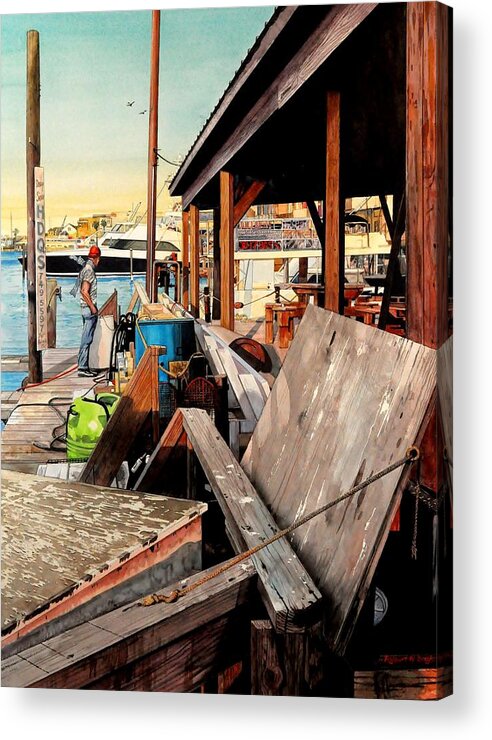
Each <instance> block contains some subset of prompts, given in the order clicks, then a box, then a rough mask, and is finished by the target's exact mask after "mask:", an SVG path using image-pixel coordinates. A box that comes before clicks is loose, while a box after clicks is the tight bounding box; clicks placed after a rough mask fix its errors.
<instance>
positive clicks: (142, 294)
mask: <svg viewBox="0 0 492 740" xmlns="http://www.w3.org/2000/svg"><path fill="white" fill-rule="evenodd" d="M134 287H135V290H136V291H137V294H138V297H139V300H140V303H141V304H142V306H148V305H149V303H150V298H149V296H148V295H147V292H146V290H145V288H144V286H143V285H142V283H139V282H138V281H136V282H135V283H134Z"/></svg>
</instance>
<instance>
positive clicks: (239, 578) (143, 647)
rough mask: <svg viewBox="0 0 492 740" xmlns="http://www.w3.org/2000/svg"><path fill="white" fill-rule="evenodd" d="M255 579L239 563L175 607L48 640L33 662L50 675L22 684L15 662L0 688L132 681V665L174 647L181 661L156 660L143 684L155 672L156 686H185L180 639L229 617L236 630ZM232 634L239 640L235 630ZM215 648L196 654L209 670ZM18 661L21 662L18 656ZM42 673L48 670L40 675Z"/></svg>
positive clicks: (112, 617) (129, 613)
mask: <svg viewBox="0 0 492 740" xmlns="http://www.w3.org/2000/svg"><path fill="white" fill-rule="evenodd" d="M212 570H214V568H213V569H210V571H205V572H202V573H198V574H197V575H196V576H191V577H190V578H189V579H186V581H185V582H182V581H180V582H179V583H177V584H175V586H172V587H170V588H169V590H173V589H174V588H175V587H177V588H179V587H182V586H183V585H184V583H186V584H191V583H193V582H195V581H197V580H198V579H201V578H202V577H203V576H204V575H206V574H207V573H208V572H211V571H212ZM255 576H256V573H255V569H254V566H253V564H252V563H242V564H239V565H237V566H234V567H233V568H231V570H229V571H227V573H225V574H223V575H220V576H217V577H216V578H214V579H212V580H210V581H208V582H207V583H204V584H203V585H202V586H200V587H199V588H197V589H196V590H194V591H192V592H190V593H189V594H187V595H185V596H183V597H182V598H180V599H179V600H178V601H177V602H175V603H173V604H164V603H162V604H155V605H154V606H151V607H145V608H144V607H139V606H138V602H136V603H135V604H134V605H132V606H130V607H122V608H120V609H115V610H114V611H112V612H110V613H108V614H105V615H103V616H100V617H98V618H96V619H94V620H92V621H91V622H90V627H91V629H92V636H91V635H90V630H88V627H87V625H79V626H77V627H74V628H72V629H71V630H68V631H67V632H66V633H65V634H64V635H59V636H58V637H54V638H52V639H50V640H47V641H46V642H45V643H44V646H45V647H46V652H45V653H41V652H38V653H37V657H36V661H37V669H38V670H42V671H43V673H48V675H43V676H41V677H38V676H35V677H32V679H31V678H29V679H28V680H23V679H24V676H23V674H22V673H20V672H19V673H17V671H16V665H17V662H16V663H14V664H13V665H11V666H9V674H8V683H7V682H6V678H5V677H4V676H3V675H2V679H3V680H2V683H3V685H4V686H18V687H20V686H36V687H45V688H82V687H86V686H89V685H91V684H93V683H94V682H95V681H96V680H101V681H102V680H103V678H104V677H105V676H109V678H108V681H111V676H112V675H113V674H114V673H115V672H116V671H118V670H119V669H125V670H126V669H128V675H129V676H131V672H132V670H133V669H131V667H130V666H131V665H132V664H133V663H134V662H136V661H142V660H143V659H144V657H145V656H149V660H150V661H151V662H152V656H153V655H154V654H155V651H156V650H163V649H165V648H166V647H167V646H172V645H175V646H177V649H178V654H180V655H181V659H180V661H178V662H176V663H175V662H173V663H172V664H171V663H169V664H168V663H167V662H166V661H165V660H162V659H161V660H159V661H158V663H157V665H154V666H152V667H151V668H150V669H149V675H148V677H147V678H148V680H150V681H152V676H153V674H154V671H158V672H159V673H158V674H156V675H159V676H160V678H159V680H167V681H170V682H172V681H175V682H178V681H184V680H185V678H186V674H187V670H188V661H187V660H186V659H184V657H185V656H186V655H188V658H190V657H191V656H190V653H189V652H188V653H186V651H185V652H184V655H183V650H182V649H181V648H180V644H179V643H180V640H182V639H184V642H183V643H182V644H183V645H184V644H187V643H186V639H187V636H191V635H192V633H193V632H194V631H197V630H200V629H201V628H204V632H203V634H206V631H207V629H208V628H209V626H210V624H211V623H213V622H214V620H220V619H221V618H224V617H227V616H230V618H231V620H232V624H233V625H234V623H235V615H236V613H237V609H239V608H241V607H242V606H244V605H246V604H247V603H248V600H249V597H250V593H251V588H252V586H253V584H254V582H255V580H256V578H255ZM166 592H167V589H166ZM159 593H160V592H159ZM223 634H224V633H223V631H222V635H223ZM232 634H233V635H234V636H235V639H236V640H237V632H236V630H233V632H232ZM213 639H214V640H215V637H214V638H213ZM188 644H189V643H188ZM214 644H216V647H214V646H213V645H210V644H209V643H207V642H204V643H201V646H202V650H201V651H199V652H200V653H201V654H202V656H203V659H207V660H209V661H210V664H211V665H214V663H215V662H216V661H217V656H218V655H219V654H220V653H219V651H220V652H222V646H221V644H220V641H219V642H218V643H214ZM54 652H55V653H57V654H58V655H59V660H57V662H55V661H54V656H53V653H54ZM207 656H209V657H208V658H207ZM18 657H19V659H22V653H20V654H19V656H18ZM161 658H162V656H161ZM140 665H142V664H140ZM166 666H167V669H166ZM44 667H46V668H47V669H48V668H49V670H47V671H44ZM38 679H39V680H38ZM135 687H136V688H137V686H135ZM114 688H116V686H114ZM169 690H172V689H169Z"/></svg>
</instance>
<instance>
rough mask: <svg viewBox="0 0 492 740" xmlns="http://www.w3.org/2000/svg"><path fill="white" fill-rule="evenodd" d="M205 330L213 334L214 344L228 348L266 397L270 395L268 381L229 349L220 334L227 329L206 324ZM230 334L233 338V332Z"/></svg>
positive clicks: (236, 361) (210, 334) (227, 343)
mask: <svg viewBox="0 0 492 740" xmlns="http://www.w3.org/2000/svg"><path fill="white" fill-rule="evenodd" d="M205 331H206V332H207V333H208V334H209V336H213V338H214V340H215V342H216V344H218V345H220V346H221V347H224V348H226V349H228V350H229V352H230V353H231V355H232V357H233V358H234V362H235V363H236V364H237V365H240V366H241V368H243V370H245V371H246V372H248V373H249V374H250V375H252V376H253V378H254V379H255V380H256V382H257V383H258V385H259V386H260V387H261V389H262V391H263V393H264V394H265V397H266V398H268V396H269V395H270V386H269V385H268V382H267V381H266V379H265V378H264V377H263V375H262V374H261V373H259V372H258V371H257V370H255V369H254V367H251V365H249V364H248V363H247V362H246V360H244V359H243V358H242V357H241V356H240V355H238V354H237V352H234V350H233V349H231V347H230V346H229V343H230V342H228V341H226V340H225V339H224V338H223V337H222V336H221V335H220V332H225V331H227V330H225V329H224V328H223V327H219V326H207V327H206V329H205ZM232 336H233V337H234V338H235V336H234V334H233V335H232ZM236 336H237V335H236Z"/></svg>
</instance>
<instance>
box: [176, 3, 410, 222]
mask: <svg viewBox="0 0 492 740" xmlns="http://www.w3.org/2000/svg"><path fill="white" fill-rule="evenodd" d="M405 13H406V9H405V4H404V3H385V4H377V3H365V4H348V5H321V6H319V5H316V6H297V7H296V6H294V7H289V8H280V9H279V10H277V11H276V13H275V14H274V16H273V17H272V19H271V21H270V23H269V24H267V26H266V27H265V30H264V31H263V33H262V34H261V36H260V37H259V38H258V39H257V41H256V43H255V45H254V47H253V48H252V50H251V51H250V52H249V54H248V56H247V57H246V59H245V60H244V62H243V64H242V65H241V67H240V69H239V70H238V72H237V73H236V75H235V77H234V79H233V80H232V81H231V83H230V85H229V87H228V88H227V90H226V92H225V93H224V95H223V96H222V98H221V100H220V101H219V103H218V104H217V106H216V108H215V109H214V111H213V112H212V114H211V116H210V118H209V120H208V121H207V123H206V124H205V126H204V128H203V129H202V131H201V133H200V134H199V136H198V137H197V139H196V141H195V143H194V144H193V146H192V148H191V150H190V151H189V153H188V155H187V156H186V158H185V160H184V162H183V164H182V165H181V167H180V169H179V170H178V172H177V173H176V175H175V177H174V179H173V181H172V183H171V186H170V192H171V194H172V195H173V196H177V195H181V196H182V199H183V206H184V207H185V208H186V207H187V206H188V205H189V204H190V203H191V202H193V203H195V204H196V205H198V206H199V207H200V208H202V209H203V208H211V207H214V206H216V205H218V201H219V187H218V173H219V172H220V170H221V169H226V170H228V171H230V172H232V173H233V174H234V175H236V176H238V177H239V178H241V179H242V180H243V181H245V182H246V183H247V182H248V179H249V178H251V179H255V178H256V179H261V180H265V181H266V182H267V186H266V187H265V189H264V190H263V191H262V193H261V194H260V196H259V197H258V200H257V202H264V203H267V202H296V201H301V200H308V199H315V200H318V199H321V198H323V194H324V186H325V184H324V166H325V165H324V151H325V142H326V92H327V91H328V90H339V91H340V92H341V101H342V103H341V106H342V107H341V147H342V153H341V156H342V161H341V183H342V190H343V192H344V194H345V196H346V197H349V196H355V195H367V194H369V193H374V194H379V193H392V192H394V191H395V190H396V189H398V187H401V185H402V183H403V178H404V173H405V39H406V34H405V17H406V16H405Z"/></svg>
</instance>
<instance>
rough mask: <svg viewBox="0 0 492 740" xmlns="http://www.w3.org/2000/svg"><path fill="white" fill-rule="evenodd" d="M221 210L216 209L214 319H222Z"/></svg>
mask: <svg viewBox="0 0 492 740" xmlns="http://www.w3.org/2000/svg"><path fill="white" fill-rule="evenodd" d="M220 277H221V275H220V208H214V267H213V293H212V295H213V298H212V319H215V320H218V319H220V285H221V280H220Z"/></svg>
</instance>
